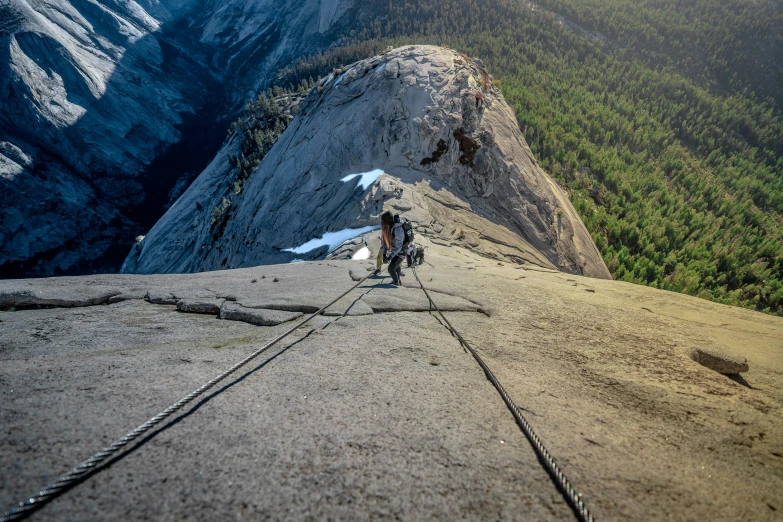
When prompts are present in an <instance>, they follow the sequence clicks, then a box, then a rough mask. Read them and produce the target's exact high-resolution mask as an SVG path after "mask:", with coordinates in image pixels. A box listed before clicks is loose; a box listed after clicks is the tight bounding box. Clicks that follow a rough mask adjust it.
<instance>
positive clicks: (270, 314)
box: [220, 302, 304, 326]
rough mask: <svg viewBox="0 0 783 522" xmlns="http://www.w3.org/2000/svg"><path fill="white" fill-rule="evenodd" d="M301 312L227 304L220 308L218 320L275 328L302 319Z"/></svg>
mask: <svg viewBox="0 0 783 522" xmlns="http://www.w3.org/2000/svg"><path fill="white" fill-rule="evenodd" d="M303 315H304V314H303V313H302V312H286V311H283V310H268V309H266V308H245V307H244V306H242V305H238V304H236V303H231V302H227V303H224V304H223V306H222V307H221V308H220V318H221V319H226V320H228V321H242V322H244V323H250V324H254V325H256V326H275V325H278V324H281V323H285V322H287V321H292V320H293V319H296V318H298V317H302V316H303Z"/></svg>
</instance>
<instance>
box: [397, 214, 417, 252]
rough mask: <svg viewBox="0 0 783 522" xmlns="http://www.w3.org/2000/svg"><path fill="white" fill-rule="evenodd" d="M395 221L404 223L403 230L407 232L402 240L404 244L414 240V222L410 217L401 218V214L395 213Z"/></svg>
mask: <svg viewBox="0 0 783 522" xmlns="http://www.w3.org/2000/svg"><path fill="white" fill-rule="evenodd" d="M394 222H395V223H399V224H401V225H402V231H403V232H405V238H404V239H403V241H402V244H403V246H404V245H407V244H408V243H412V242H413V224H412V223H411V222H410V220H409V219H406V218H401V217H400V215H399V214H395V215H394Z"/></svg>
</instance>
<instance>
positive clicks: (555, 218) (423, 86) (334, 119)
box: [123, 46, 610, 278]
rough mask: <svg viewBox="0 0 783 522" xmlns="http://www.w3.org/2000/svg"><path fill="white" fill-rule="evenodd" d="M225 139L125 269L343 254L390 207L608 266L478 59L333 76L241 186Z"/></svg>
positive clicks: (488, 244)
mask: <svg viewBox="0 0 783 522" xmlns="http://www.w3.org/2000/svg"><path fill="white" fill-rule="evenodd" d="M236 147H237V144H236V143H234V142H228V143H227V144H226V145H225V146H224V147H223V149H221V151H220V152H219V153H218V155H217V156H216V158H215V159H214V161H213V162H212V164H210V166H209V167H208V168H207V169H206V170H205V171H204V172H203V173H202V174H201V175H200V176H199V178H198V179H197V180H196V181H195V182H194V183H193V184H192V185H191V187H190V188H189V189H188V190H187V191H186V192H185V194H184V195H183V196H182V197H181V198H180V199H179V200H178V201H177V203H176V204H175V205H174V206H173V207H172V208H171V209H169V211H168V212H167V213H166V214H165V215H164V216H163V218H161V220H160V221H159V222H158V223H157V224H156V225H155V226H154V227H153V229H152V230H151V231H150V232H149V234H147V236H146V237H145V239H144V240H143V241H142V242H140V243H139V244H137V245H136V246H135V247H134V248H133V249H132V251H131V253H130V254H129V256H128V258H127V259H126V261H125V264H124V265H123V272H126V273H134V272H135V273H175V272H196V271H205V270H216V269H222V268H238V267H247V266H254V265H259V264H272V263H284V262H290V261H293V260H301V259H304V260H311V259H317V258H322V257H324V256H326V255H327V254H329V253H330V252H331V256H332V257H350V256H353V255H356V254H357V252H358V251H359V250H360V249H361V248H363V247H364V245H365V244H367V245H370V244H371V243H373V245H370V246H371V247H372V250H373V251H377V236H378V233H377V232H376V231H374V230H373V227H375V226H377V225H378V223H379V215H380V214H381V212H383V211H384V210H391V211H393V212H395V213H401V214H404V215H406V216H407V217H409V218H410V219H411V220H412V221H413V222H414V225H415V226H416V228H417V233H418V234H420V235H421V237H422V238H424V237H426V238H428V240H431V241H433V242H435V243H439V244H448V245H455V246H461V247H463V248H467V249H471V250H474V251H477V252H479V253H481V254H483V255H485V256H488V257H494V258H496V259H499V260H506V261H513V262H517V263H523V262H530V263H533V264H537V265H540V266H544V267H547V268H555V269H558V270H562V271H566V272H569V273H575V274H583V275H588V276H593V277H600V278H609V277H610V275H609V272H608V270H607V269H606V266H605V265H604V263H603V260H602V259H601V256H600V254H599V253H598V250H597V249H596V247H595V245H594V244H593V242H592V239H591V238H590V235H589V234H588V232H587V230H586V229H585V227H584V225H583V224H582V222H581V220H580V219H579V217H578V216H577V214H576V212H575V210H574V208H573V207H572V205H571V203H570V202H569V200H568V198H567V196H566V194H565V193H564V192H563V190H562V189H561V188H560V187H558V186H557V185H556V184H555V183H554V182H553V181H552V179H551V178H550V177H549V176H548V175H547V174H546V173H544V172H543V171H542V170H541V169H540V167H539V166H538V164H537V162H536V160H535V158H534V157H533V155H532V153H531V151H530V149H529V147H528V146H527V144H526V143H525V140H524V137H523V136H522V134H521V132H520V130H519V128H518V125H517V121H516V118H515V116H514V113H513V111H512V109H511V107H509V105H508V104H507V103H506V102H505V101H504V99H503V97H502V95H501V93H500V91H499V89H497V88H495V87H494V86H493V85H492V79H491V77H490V75H489V73H488V72H487V71H486V70H485V69H484V68H483V66H482V64H481V62H480V61H478V60H470V59H468V58H467V57H466V56H464V55H462V54H459V53H456V52H454V51H452V50H449V49H444V48H440V47H433V46H412V47H404V48H399V49H395V50H392V51H390V52H387V53H386V54H384V55H381V56H376V57H374V58H370V59H367V60H363V61H360V62H358V63H355V64H353V65H352V66H349V67H347V68H346V70H344V72H342V73H341V74H340V75H339V76H338V77H334V76H329V77H327V78H325V79H324V80H322V81H321V83H320V84H319V85H318V86H317V88H315V89H313V91H312V92H311V93H310V95H309V96H308V97H307V98H306V99H305V100H304V101H303V102H302V103H301V104H300V109H299V115H298V116H297V117H296V118H295V119H294V120H293V121H292V122H291V124H290V125H289V127H288V129H287V130H286V131H285V132H284V133H283V135H282V136H281V137H280V139H279V140H278V141H277V143H276V144H275V146H274V147H273V148H272V150H271V151H270V152H269V154H268V155H267V156H266V158H265V159H264V161H263V162H262V163H261V164H260V165H259V167H258V169H257V170H256V171H255V172H254V173H253V174H251V175H250V177H249V179H248V180H247V181H246V182H245V184H244V186H243V187H242V191H241V193H240V194H237V193H235V192H234V191H233V190H232V188H231V187H232V184H233V178H232V176H233V175H234V173H233V170H232V167H231V161H230V158H231V157H232V156H234V155H235V154H236Z"/></svg>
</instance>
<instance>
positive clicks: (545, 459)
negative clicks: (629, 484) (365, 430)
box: [412, 266, 594, 522]
mask: <svg viewBox="0 0 783 522" xmlns="http://www.w3.org/2000/svg"><path fill="white" fill-rule="evenodd" d="M412 268H413V275H414V276H415V277H416V281H417V282H418V283H419V286H420V287H421V289H422V290H424V294H425V295H426V296H427V299H428V300H429V302H430V305H431V307H432V306H434V307H435V310H437V311H438V313H439V314H440V316H441V317H442V318H443V320H444V321H445V322H446V324H447V325H448V327H449V330H451V333H452V334H454V335H455V336H456V337H457V339H459V342H460V344H462V346H463V347H465V348H466V349H467V350H468V351H469V352H470V354H471V355H472V356H473V358H474V359H475V360H476V362H477V363H478V364H479V366H481V369H482V370H484V374H485V375H486V376H487V379H488V380H489V382H491V383H492V385H493V386H494V387H495V389H496V390H497V391H498V393H499V394H500V396H501V397H502V398H503V402H505V403H506V406H507V407H508V409H509V410H511V414H512V415H513V416H514V419H516V421H517V425H519V427H520V429H521V430H522V432H523V433H524V434H525V436H526V437H527V439H528V440H529V441H530V444H531V445H532V446H533V449H534V450H535V451H536V454H537V455H538V457H539V459H540V460H541V462H542V463H543V464H544V467H545V468H546V470H547V472H548V473H549V475H550V476H551V477H552V480H553V481H554V482H555V484H556V485H557V488H558V489H559V490H560V492H561V493H562V495H563V497H564V498H565V500H566V502H568V504H569V506H571V509H573V511H574V514H575V515H576V517H577V518H578V519H579V520H581V521H583V522H593V520H594V519H593V515H592V514H591V513H590V510H589V509H588V508H587V505H585V502H584V500H582V495H581V494H580V493H579V492H578V491H576V489H575V488H574V486H573V485H571V481H570V480H568V478H567V477H566V476H565V475H564V474H563V472H562V471H561V470H560V466H558V465H557V462H555V459H554V458H553V457H552V455H551V454H550V453H549V450H547V449H546V446H544V443H543V442H541V439H539V438H538V435H536V432H535V431H533V427H532V426H531V425H530V423H529V422H528V421H527V419H526V418H525V416H524V415H522V412H521V411H520V409H519V407H518V406H517V405H516V404H515V403H514V401H513V400H512V399H511V397H510V396H509V394H508V392H506V390H505V388H503V385H502V384H500V381H498V379H497V377H495V374H494V373H492V370H490V369H489V366H487V364H486V363H485V362H484V360H483V359H482V358H481V356H480V355H479V354H478V353H477V352H476V350H474V349H473V347H472V346H470V344H468V342H467V341H466V340H465V339H464V338H463V337H462V335H461V334H460V333H459V332H458V331H457V329H456V328H454V326H452V324H451V323H450V322H449V320H448V319H447V318H446V316H445V315H444V314H443V312H442V311H441V310H440V308H438V305H437V304H436V303H435V301H433V300H432V297H430V294H429V292H427V289H426V288H424V284H423V283H422V282H421V279H419V274H418V273H416V267H415V266H413V267H412Z"/></svg>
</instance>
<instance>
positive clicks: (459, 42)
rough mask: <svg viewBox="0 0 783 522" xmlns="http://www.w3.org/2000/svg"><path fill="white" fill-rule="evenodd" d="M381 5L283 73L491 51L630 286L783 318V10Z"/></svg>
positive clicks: (565, 3) (543, 151)
mask: <svg viewBox="0 0 783 522" xmlns="http://www.w3.org/2000/svg"><path fill="white" fill-rule="evenodd" d="M376 8H377V12H378V14H379V18H378V19H377V20H376V22H375V23H374V25H373V26H372V27H369V28H367V29H366V30H365V31H363V32H362V33H361V34H356V35H353V40H351V41H350V43H348V44H347V45H345V46H344V47H342V48H339V49H334V50H332V51H331V52H329V53H327V54H324V55H320V56H314V57H308V58H305V59H302V60H301V61H300V62H298V63H296V64H294V65H292V66H291V67H289V68H287V69H285V70H284V71H281V74H280V79H279V83H281V84H291V85H295V86H298V85H299V84H300V83H301V82H302V81H306V80H307V79H308V78H310V77H318V76H319V75H320V74H323V73H325V72H327V71H329V70H331V68H332V67H336V66H339V65H340V64H344V63H348V62H350V61H353V60H356V59H359V58H362V57H365V56H369V55H371V54H374V53H377V52H379V51H381V50H382V49H383V48H384V47H385V46H386V45H400V44H407V43H432V44H442V45H448V46H451V47H454V48H456V49H458V50H460V51H464V52H466V53H467V54H468V55H470V56H472V57H479V58H481V59H482V60H483V61H484V63H485V65H486V66H487V67H488V68H489V70H490V72H491V73H492V74H493V75H494V76H495V82H496V84H499V85H500V87H501V89H502V90H503V93H504V95H505V97H506V99H507V100H508V101H509V103H511V104H512V105H513V106H514V108H515V109H516V113H517V117H518V120H519V124H520V127H521V128H522V129H523V131H524V134H525V137H526V139H527V140H528V142H529V143H530V146H531V147H532V149H533V151H534V153H535V154H536V156H537V157H538V159H539V160H540V162H541V164H542V166H543V167H544V168H545V170H547V171H548V172H549V173H550V174H552V175H553V176H554V177H555V178H556V179H557V180H558V181H559V182H560V183H561V184H562V185H563V186H565V187H566V188H567V189H568V190H569V192H570V195H571V199H572V201H573V203H574V205H575V207H576V208H577V210H578V211H579V213H580V214H581V216H582V219H583V220H584V222H585V224H586V225H587V227H588V229H589V230H590V232H591V234H592V236H593V238H594V240H595V242H596V244H597V245H598V247H599V249H600V250H601V252H602V254H603V256H604V259H605V261H606V264H607V266H609V269H610V270H611V272H612V274H613V275H614V277H615V278H616V279H619V280H623V281H630V282H634V283H640V284H646V285H649V286H653V287H657V288H664V289H667V290H673V291H677V292H686V293H688V294H691V295H697V296H699V297H703V298H706V299H712V300H714V301H718V302H722V303H727V304H734V305H741V306H746V307H750V308H755V309H757V310H762V311H766V312H771V313H777V314H783V118H782V117H781V108H780V105H779V104H780V103H781V96H782V95H781V90H783V89H781V87H780V85H781V84H780V80H781V79H783V77H781V74H780V68H781V67H782V65H781V64H783V36H781V28H782V27H783V14H782V13H783V9H781V5H780V3H779V2H777V3H775V2H754V1H747V0H729V1H723V0H694V1H691V2H660V1H656V0H643V1H635V0H634V1H631V0H600V1H598V0H589V1H587V2H583V1H582V0H544V1H542V2H540V5H537V6H532V5H530V4H525V3H522V2H519V1H518V0H486V1H481V2H479V1H477V0H460V1H456V0H422V1H419V2H415V3H401V2H394V1H392V2H390V3H389V2H379V3H378V5H377V6H376ZM547 9H551V11H548V10H547ZM552 11H555V12H556V13H554V14H553V12H552ZM560 15H564V16H560Z"/></svg>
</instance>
